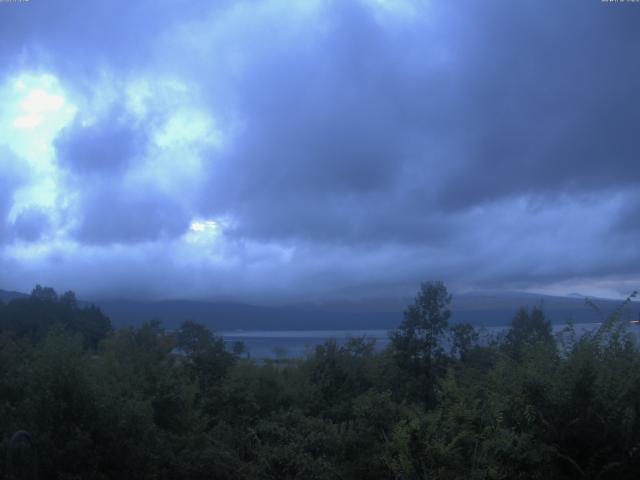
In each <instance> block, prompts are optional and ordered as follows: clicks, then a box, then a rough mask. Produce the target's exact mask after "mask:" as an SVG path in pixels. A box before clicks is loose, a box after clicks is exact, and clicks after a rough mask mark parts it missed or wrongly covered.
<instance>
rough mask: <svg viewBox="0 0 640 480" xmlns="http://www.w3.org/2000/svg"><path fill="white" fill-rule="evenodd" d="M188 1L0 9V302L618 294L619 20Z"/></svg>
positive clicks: (634, 110) (274, 0)
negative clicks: (491, 291) (0, 82)
mask: <svg viewBox="0 0 640 480" xmlns="http://www.w3.org/2000/svg"><path fill="white" fill-rule="evenodd" d="M63 4H64V5H63ZM209 4H210V2H198V1H196V2H190V4H189V6H188V7H179V6H178V5H177V4H176V3H175V2H168V1H160V2H157V1H154V2H151V1H146V0H145V1H141V2H136V4H135V5H131V6H127V8H126V11H123V7H122V6H117V5H114V4H110V3H107V2H101V1H88V2H83V3H82V4H77V2H66V1H64V2H56V3H55V5H54V4H52V3H51V2H29V3H27V4H0V28H1V29H2V31H3V32H10V35H9V37H10V38H12V39H13V41H12V43H11V44H9V43H8V42H5V43H3V44H2V46H0V54H2V55H3V58H7V59H8V61H7V62H6V63H5V65H6V66H5V67H4V70H3V71H0V75H2V77H3V78H4V82H5V83H4V87H3V88H4V91H5V93H4V94H2V93H0V102H4V103H5V104H6V105H5V106H6V107H7V108H5V109H3V110H4V111H5V112H8V113H4V114H0V115H4V117H3V118H1V119H0V124H2V125H6V126H7V128H3V131H4V132H5V133H4V134H0V165H2V166H3V169H2V172H3V175H2V177H0V188H1V189H0V220H2V221H0V239H1V240H0V245H2V246H0V249H1V250H0V267H3V270H2V271H3V277H4V278H0V282H1V284H0V286H5V287H11V288H28V286H29V285H31V284H33V283H35V282H41V283H43V282H45V283H51V284H53V285H56V286H60V287H64V288H74V289H76V290H78V291H79V293H81V294H85V295H93V296H113V295H118V296H122V295H124V296H132V295H142V296H150V297H153V296H155V297H163V296H173V297H176V296H178V297H211V298H213V297H236V298H245V299H246V298H249V299H253V300H262V301H264V300H268V299H271V300H276V301H280V300H299V299H308V298H329V297H350V296H365V297H366V296H380V295H394V294H396V293H403V294H404V293H406V292H410V291H412V290H413V289H415V285H416V283H417V282H419V281H420V280H423V279H427V278H443V279H445V280H446V281H448V282H449V283H450V284H452V286H454V288H458V289H464V288H471V289H477V288H481V289H482V288H507V289H533V290H536V289H538V290H544V291H551V292H559V293H562V292H565V291H566V292H567V293H568V292H570V291H573V289H574V288H582V289H584V290H585V291H586V293H601V294H602V293H604V294H613V293H615V292H621V293H622V292H627V290H629V288H630V286H632V285H633V283H634V282H635V281H637V280H639V279H638V277H639V276H640V275H638V267H640V254H639V253H638V252H637V249H636V245H637V241H638V236H639V235H640V228H639V225H640V224H639V223H638V221H637V220H636V218H637V214H638V211H639V210H640V208H639V207H638V205H640V203H639V200H638V193H637V192H638V185H639V183H640V163H639V162H638V154H639V153H640V137H639V136H638V135H637V134H636V132H635V127H636V126H637V125H638V124H639V123H640V108H639V107H640V91H639V90H638V88H637V79H638V78H639V77H640V64H639V63H638V62H636V61H634V59H636V58H640V51H639V50H640V30H638V29H637V25H638V21H640V8H638V7H637V5H634V4H632V3H626V4H625V3H622V4H608V3H602V2H599V1H596V0H594V1H586V2H585V1H567V2H563V3H562V4H560V5H559V4H557V3H556V2H553V3H552V2H540V1H523V2H498V1H489V2H481V3H478V2H472V1H468V2H457V3H456V4H455V5H453V4H446V3H443V2H430V1H427V0H414V1H411V0H402V1H400V0H399V1H396V2H389V1H386V0H353V1H348V2H345V1H329V0H327V1H322V0H317V1H311V2H294V3H292V2H285V1H281V0H268V1H265V2H252V1H249V0H247V1H242V2H217V3H216V5H215V7H212V6H210V5H209ZM45 77H46V78H48V79H49V80H46V81H45V80H43V78H45ZM51 79H54V80H51ZM21 82H22V83H21ZM25 85H26V86H25ZM12 89H13V90H12ZM38 91H39V92H40V93H38ZM34 92H36V93H34ZM34 95H35V96H34ZM16 98H18V100H15V99H16ZM29 98H32V99H33V98H35V100H31V103H29ZM56 99H57V100H56ZM11 102H13V103H11ZM16 102H17V103H16ZM11 129H14V130H15V133H12V130H11ZM2 152H4V153H2ZM2 155H4V157H3V156H2ZM3 158H10V160H3ZM1 162H4V163H1ZM9 165H10V168H9ZM632 288H635V287H632Z"/></svg>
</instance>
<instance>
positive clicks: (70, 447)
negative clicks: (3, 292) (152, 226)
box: [0, 282, 640, 480]
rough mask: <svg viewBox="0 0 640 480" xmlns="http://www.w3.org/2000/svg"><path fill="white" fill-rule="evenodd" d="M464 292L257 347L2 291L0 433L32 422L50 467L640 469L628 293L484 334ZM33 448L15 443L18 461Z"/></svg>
mask: <svg viewBox="0 0 640 480" xmlns="http://www.w3.org/2000/svg"><path fill="white" fill-rule="evenodd" d="M450 302H451V297H450V295H449V294H448V292H447V289H446V287H445V286H444V285H443V284H442V283H440V282H427V283H424V284H423V285H422V286H421V288H420V290H419V292H418V294H417V296H416V298H415V301H414V302H413V303H411V304H410V305H409V306H407V308H406V310H405V312H404V320H403V321H402V323H401V324H400V325H398V328H397V329H396V330H394V331H393V332H392V333H391V338H390V340H391V342H390V346H389V347H388V348H386V349H385V350H383V351H382V352H377V351H376V350H374V348H373V344H372V342H371V341H369V340H367V339H366V338H362V339H352V340H350V341H349V342H348V343H347V344H346V345H343V346H340V345H338V344H337V343H336V342H334V341H327V342H326V343H324V344H323V345H321V346H319V347H317V348H316V349H315V351H314V352H313V353H311V354H310V355H308V356H307V357H306V358H303V359H296V360H282V359H280V360H277V361H276V360H266V361H255V360H251V359H248V358H246V356H245V355H244V354H243V347H242V345H241V344H236V345H232V346H225V343H224V342H223V340H222V339H221V338H220V337H219V336H216V335H215V334H214V333H213V332H211V331H209V330H208V329H207V328H205V327H203V326H202V325H200V324H198V323H194V322H185V323H183V324H182V326H181V327H180V328H179V329H177V330H175V331H165V330H163V328H162V325H160V324H159V323H157V322H148V323H145V324H144V325H142V326H140V327H122V328H118V329H115V330H114V329H113V328H112V327H111V324H110V322H109V319H108V318H107V317H106V316H104V315H103V314H102V312H101V311H100V310H99V309H98V308H95V307H83V306H79V305H78V304H77V302H76V300H75V296H74V295H73V294H72V293H71V292H68V293H65V294H63V295H57V294H56V293H55V292H54V291H53V290H51V289H47V288H41V287H37V288H36V289H35V290H34V291H33V293H32V295H31V296H30V297H28V298H25V299H14V300H12V301H10V302H9V303H0V433H1V435H2V443H1V444H0V448H1V449H2V453H4V452H5V451H6V449H7V448H8V441H9V438H10V435H11V434H12V433H13V432H15V431H17V430H26V431H28V432H30V433H31V435H32V438H33V441H34V444H35V446H36V447H37V459H38V469H39V473H40V478H45V479H48V478H51V479H54V478H60V479H115V478H127V479H178V478H180V479H234V480H235V479H274V480H275V479H278V480H283V479H336V480H337V479H398V480H399V479H427V478H429V479H431V478H436V479H458V478H468V479H514V478H522V479H525V478H526V479H528V478H532V479H533V478H545V479H551V478H553V479H574V478H588V479H596V478H599V479H627V478H628V479H631V478H633V479H635V478H638V474H639V472H640V349H639V348H638V344H637V343H636V341H635V334H634V333H633V332H632V331H630V329H631V328H637V327H635V326H631V325H629V323H628V322H627V321H626V320H622V318H623V315H622V313H623V311H624V307H625V305H624V304H623V305H622V306H621V308H620V309H618V310H617V311H615V312H614V313H613V314H612V315H611V316H610V317H609V318H608V320H607V321H606V322H604V323H603V325H602V327H601V328H600V329H599V330H597V331H595V332H591V333H587V334H584V335H583V336H581V337H578V336H577V335H575V333H574V332H573V331H572V329H571V327H570V326H568V327H567V329H566V330H565V332H563V334H562V336H561V337H560V338H554V337H553V336H552V334H551V326H550V323H549V321H548V319H547V318H546V316H545V313H544V312H543V311H542V310H541V309H539V308H533V309H522V310H520V311H517V312H514V317H513V320H512V322H511V327H510V329H509V330H508V331H507V332H506V333H505V334H504V335H503V336H501V337H499V338H495V339H494V341H493V342H491V343H490V344H489V345H480V344H479V343H478V335H477V334H476V332H475V331H474V329H473V327H471V326H470V325H466V324H459V323H458V324H454V323H453V322H452V320H453V319H452V318H451V312H450V310H449V306H450ZM445 339H446V341H445ZM445 346H446V348H445ZM32 459H33V456H32V454H31V453H30V452H28V451H26V450H25V451H22V450H18V451H17V452H16V455H15V465H14V466H15V470H16V471H15V473H16V475H17V477H18V478H30V477H29V476H28V475H29V474H30V472H29V469H30V468H31V467H32V461H33V460H32ZM7 468H8V465H7V463H6V461H5V455H4V454H2V455H0V475H4V473H5V472H6V470H7Z"/></svg>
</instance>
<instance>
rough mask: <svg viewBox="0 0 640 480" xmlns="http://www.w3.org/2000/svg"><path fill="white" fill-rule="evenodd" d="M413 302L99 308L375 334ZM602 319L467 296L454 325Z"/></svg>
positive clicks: (142, 316) (119, 317)
mask: <svg viewBox="0 0 640 480" xmlns="http://www.w3.org/2000/svg"><path fill="white" fill-rule="evenodd" d="M26 296H27V295H26V294H24V293H19V292H10V291H4V290H0V300H2V301H3V302H8V301H10V300H13V299H16V298H23V297H26ZM411 301H412V299H411V298H391V299H378V300H375V301H369V302H365V301H342V302H332V303H321V304H318V303H316V304H302V305H285V306H278V307H267V306H257V305H248V304H242V303H230V302H214V301H193V300H163V301H140V300H99V301H96V302H82V303H95V305H97V306H99V307H100V308H101V309H102V311H103V312H104V313H105V314H106V315H108V316H109V317H110V318H111V321H112V323H113V325H114V326H123V325H140V324H142V323H143V322H145V321H147V320H152V319H158V320H160V321H162V323H163V325H164V326H165V328H168V329H173V328H177V327H178V326H179V325H180V324H181V323H182V322H183V321H185V320H194V321H197V322H200V323H202V324H204V325H207V326H208V327H209V328H212V329H214V330H217V331H225V330H226V331H229V330H373V329H392V328H395V327H396V326H398V324H399V323H400V322H401V321H402V312H403V310H404V308H405V307H406V305H408V304H409V303H410V302H411ZM594 302H595V303H596V304H597V305H598V306H599V307H600V310H601V314H599V313H598V312H597V311H595V310H594V309H593V308H592V307H590V306H588V305H586V304H585V299H584V297H578V296H577V295H575V294H574V295H571V296H568V297H556V296H549V295H538V294H529V293H520V292H498V293H465V294H459V295H455V294H454V297H453V302H452V321H453V322H468V323H471V324H473V325H476V326H500V325H506V324H508V323H509V322H510V320H511V318H513V316H514V314H515V312H516V311H517V310H518V308H520V307H533V306H536V305H541V306H542V307H543V308H544V310H545V312H546V313H547V315H548V317H549V318H550V319H551V321H552V322H553V323H565V322H566V321H567V320H573V321H574V322H576V323H584V322H597V321H599V320H601V318H602V315H607V314H608V313H610V312H612V311H613V310H614V309H615V308H616V307H618V306H619V305H620V304H621V302H619V301H612V300H594ZM639 312H640V304H639V303H636V302H634V303H633V304H632V305H631V306H630V308H629V309H628V311H627V313H626V315H627V316H628V317H629V318H633V319H637V318H639Z"/></svg>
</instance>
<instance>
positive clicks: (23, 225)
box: [12, 207, 51, 242]
mask: <svg viewBox="0 0 640 480" xmlns="http://www.w3.org/2000/svg"><path fill="white" fill-rule="evenodd" d="M50 227H51V224H50V221H49V217H48V215H47V213H46V212H45V211H43V210H42V209H40V208H34V207H32V208H28V209H26V210H24V211H22V212H20V214H19V215H18V216H17V218H16V220H15V222H14V223H13V226H12V228H13V231H14V232H15V235H16V236H17V237H18V238H19V239H20V240H24V241H26V242H36V241H38V240H40V238H41V237H42V236H43V235H44V234H45V233H46V232H47V230H48V229H49V228H50Z"/></svg>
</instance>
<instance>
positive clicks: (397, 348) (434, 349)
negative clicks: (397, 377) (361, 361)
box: [391, 281, 451, 394]
mask: <svg viewBox="0 0 640 480" xmlns="http://www.w3.org/2000/svg"><path fill="white" fill-rule="evenodd" d="M450 304H451V295H450V294H449V292H448V291H447V287H446V286H445V285H444V283H442V282H441V281H435V282H425V283H423V284H422V285H421V286H420V291H419V292H418V295H417V296H416V298H415V301H414V303H413V304H412V305H409V307H407V309H406V310H405V312H404V320H403V321H402V323H401V324H400V327H398V329H397V330H396V331H395V332H392V333H391V347H392V350H393V356H394V358H395V360H396V362H397V363H398V365H399V366H400V368H401V369H402V370H404V371H405V372H407V373H409V374H410V377H411V378H413V379H415V380H417V381H418V384H420V385H422V387H421V388H419V390H420V393H419V394H425V393H428V391H430V390H431V389H432V383H433V380H434V378H435V374H436V373H437V371H436V370H437V367H438V364H440V363H441V362H440V361H441V360H442V359H443V357H444V349H443V348H442V342H441V340H442V337H443V335H444V333H445V331H446V329H447V327H448V325H449V318H450V317H451V311H450V310H449V305H450ZM425 388H426V389H427V390H428V391H427V392H425Z"/></svg>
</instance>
